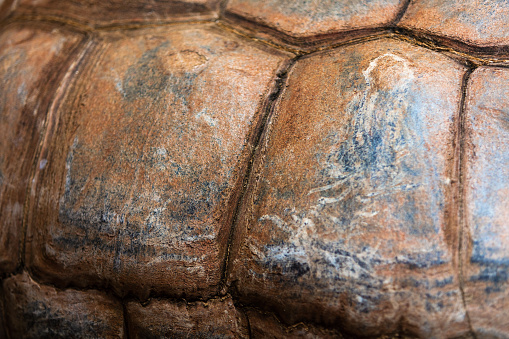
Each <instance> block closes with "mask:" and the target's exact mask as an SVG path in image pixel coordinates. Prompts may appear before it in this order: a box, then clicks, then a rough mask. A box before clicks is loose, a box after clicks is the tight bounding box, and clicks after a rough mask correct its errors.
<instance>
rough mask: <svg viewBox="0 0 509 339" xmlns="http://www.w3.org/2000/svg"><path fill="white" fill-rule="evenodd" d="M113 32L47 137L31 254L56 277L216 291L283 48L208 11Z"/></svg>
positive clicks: (190, 292) (161, 289)
mask: <svg viewBox="0 0 509 339" xmlns="http://www.w3.org/2000/svg"><path fill="white" fill-rule="evenodd" d="M105 39H106V40H105V41H104V42H103V43H102V44H101V47H98V48H97V49H96V50H95V51H94V53H93V56H92V57H91V59H90V62H89V65H88V67H87V68H86V69H85V70H84V71H83V72H84V73H85V74H87V76H84V77H83V78H81V79H80V81H79V82H78V83H77V85H76V86H75V87H73V90H72V91H71V92H70V94H69V95H68V99H67V102H66V104H65V105H64V106H63V107H62V108H61V109H60V110H59V115H60V117H61V121H60V125H59V127H58V129H57V130H56V132H55V134H54V138H53V139H51V138H50V141H48V143H46V144H45V145H44V146H43V152H42V155H41V157H42V158H43V159H47V160H46V161H47V165H46V167H45V168H44V169H42V170H40V171H38V176H37V177H36V180H37V181H40V186H38V189H37V193H36V194H37V200H36V203H35V204H36V206H37V209H36V211H35V213H34V215H33V216H32V217H31V218H30V228H29V230H28V236H29V239H30V242H29V243H28V244H27V253H28V254H27V262H28V264H29V266H30V267H32V269H33V270H34V272H36V273H37V275H38V276H41V277H43V278H44V279H48V280H50V281H53V282H55V283H58V284H60V283H61V282H63V283H68V282H72V283H73V284H78V285H80V286H88V285H89V284H92V285H95V284H99V285H104V284H111V285H112V286H113V288H114V289H115V290H116V291H117V292H118V293H120V294H124V293H128V292H133V293H135V294H137V295H138V296H140V297H142V298H145V297H147V296H148V294H149V293H150V291H154V292H156V293H165V294H167V295H168V294H170V295H175V296H202V297H206V296H209V295H213V294H214V293H217V287H218V283H219V279H220V276H221V272H222V267H223V260H224V255H225V250H226V242H227V240H228V235H229V232H230V225H231V217H232V214H233V211H234V208H235V206H236V200H237V196H238V193H239V192H240V190H239V189H238V188H239V187H238V186H239V185H240V184H241V181H242V179H243V177H244V175H243V173H244V172H245V167H246V166H247V156H249V154H250V152H251V151H250V150H251V147H252V145H251V144H250V142H251V141H250V140H251V138H252V135H253V134H255V132H256V131H255V129H256V127H257V125H258V121H259V119H260V117H261V114H260V112H259V108H260V107H261V105H262V103H263V100H264V97H266V96H267V95H268V92H269V91H270V90H271V88H272V87H273V78H274V76H275V74H276V73H277V68H278V67H279V66H280V64H281V63H282V62H283V61H284V60H285V58H283V57H282V56H281V55H280V54H271V53H269V52H267V51H264V50H261V49H258V48H256V47H255V46H253V45H252V44H249V43H246V42H245V41H242V40H239V39H237V38H235V37H234V36H230V35H228V34H224V33H222V32H220V31H218V30H217V29H215V28H214V27H213V26H211V25H189V26H187V25H185V26H180V27H178V28H174V29H168V28H166V29H164V30H163V29H155V30H143V31H136V32H135V33H132V34H128V35H127V36H125V37H124V36H123V35H122V34H119V35H118V36H117V35H116V34H114V35H113V36H108V37H106V38H105ZM57 202H58V203H57ZM32 237H33V239H32ZM148 277H150V279H147V278H148Z"/></svg>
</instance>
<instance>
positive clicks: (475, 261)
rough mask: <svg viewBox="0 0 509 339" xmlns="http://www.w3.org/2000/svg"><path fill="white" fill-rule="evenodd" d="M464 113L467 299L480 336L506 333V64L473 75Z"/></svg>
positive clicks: (508, 79) (508, 108)
mask: <svg viewBox="0 0 509 339" xmlns="http://www.w3.org/2000/svg"><path fill="white" fill-rule="evenodd" d="M465 114H466V123H465V127H466V132H467V140H468V143H467V147H466V148H465V151H466V155H465V181H464V182H465V186H464V187H465V200H464V201H465V212H464V213H465V222H466V229H465V234H464V240H465V242H464V249H465V251H464V261H465V264H464V280H465V300H466V302H467V309H468V311H469V313H470V314H471V318H472V325H473V327H474V330H475V331H477V332H478V337H480V338H487V337H490V338H491V337H495V338H508V337H509V318H508V317H507V311H508V310H509V290H508V284H507V281H508V279H509V181H508V180H507V178H509V70H508V69H499V68H479V69H477V70H476V71H475V72H474V73H473V74H472V76H471V78H470V81H469V86H468V96H467V102H466V112H465ZM490 335H491V336H490Z"/></svg>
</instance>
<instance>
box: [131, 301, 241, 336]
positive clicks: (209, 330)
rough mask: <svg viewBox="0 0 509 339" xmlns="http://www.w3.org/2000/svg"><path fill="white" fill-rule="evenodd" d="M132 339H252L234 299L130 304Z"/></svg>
mask: <svg viewBox="0 0 509 339" xmlns="http://www.w3.org/2000/svg"><path fill="white" fill-rule="evenodd" d="M126 309H127V317H128V323H129V335H130V337H131V338H249V332H248V329H247V322H246V319H245V316H244V315H242V313H241V312H239V311H238V310H237V309H236V308H235V306H234V305H233V300H232V299H231V298H230V297H228V298H224V299H211V300H209V301H207V302H202V301H197V302H191V303H186V302H185V301H181V302H171V301H165V300H152V301H151V302H150V304H149V305H146V306H142V305H141V304H140V303H138V302H135V301H132V302H129V303H127V308H126Z"/></svg>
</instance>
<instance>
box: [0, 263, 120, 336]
mask: <svg viewBox="0 0 509 339" xmlns="http://www.w3.org/2000/svg"><path fill="white" fill-rule="evenodd" d="M3 289H4V293H5V307H6V309H5V312H6V319H7V323H8V324H9V334H10V338H62V339H64V338H122V337H123V335H124V318H123V313H122V304H121V303H120V302H119V301H116V300H115V299H112V298H111V297H109V296H108V295H106V294H105V293H103V292H98V291H94V290H89V291H86V292H82V291H75V290H64V291H61V290H57V289H55V288H53V287H49V286H43V285H39V284H37V283H36V282H34V281H33V280H32V279H31V278H30V277H29V276H28V274H26V273H23V274H20V275H17V276H14V277H11V278H8V279H6V280H5V281H4V282H3Z"/></svg>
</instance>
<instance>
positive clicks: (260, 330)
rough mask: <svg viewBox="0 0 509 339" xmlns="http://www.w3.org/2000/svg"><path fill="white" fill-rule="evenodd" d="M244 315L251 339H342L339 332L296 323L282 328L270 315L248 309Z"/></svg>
mask: <svg viewBox="0 0 509 339" xmlns="http://www.w3.org/2000/svg"><path fill="white" fill-rule="evenodd" d="M246 315H247V317H248V319H249V329H250V330H251V331H250V332H251V338H255V339H256V338H265V339H272V338H274V339H279V338H323V339H325V338H331V339H332V338H336V339H342V338H343V336H342V335H341V333H340V332H339V331H335V330H330V329H322V328H316V327H314V326H312V325H311V326H310V325H306V324H303V323H298V324H295V325H293V326H289V327H287V326H284V325H283V324H281V322H279V321H278V320H277V318H275V317H274V315H272V314H270V313H269V314H266V313H262V312H259V311H257V310H254V309H251V308H248V309H247V310H246Z"/></svg>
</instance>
